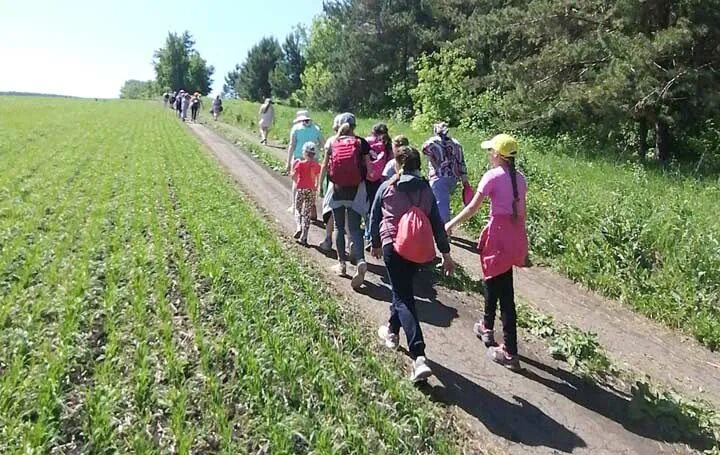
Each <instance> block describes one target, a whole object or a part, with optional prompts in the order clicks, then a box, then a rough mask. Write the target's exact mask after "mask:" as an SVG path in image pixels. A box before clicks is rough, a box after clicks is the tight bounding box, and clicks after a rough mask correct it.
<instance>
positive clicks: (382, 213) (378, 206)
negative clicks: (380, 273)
mask: <svg viewBox="0 0 720 455" xmlns="http://www.w3.org/2000/svg"><path fill="white" fill-rule="evenodd" d="M395 163H396V164H395V168H396V171H397V173H396V174H395V176H393V177H392V178H391V179H390V180H388V181H386V182H384V183H383V184H382V185H381V186H380V189H379V190H378V192H377V195H376V196H375V201H374V203H373V207H372V212H371V224H370V233H371V236H372V250H371V251H372V255H373V256H374V257H376V258H381V257H382V258H383V260H384V261H385V269H386V270H387V275H388V279H389V281H390V285H391V286H392V306H391V307H390V318H389V320H388V323H387V324H386V325H382V326H380V328H378V336H379V337H380V339H382V340H383V342H384V343H385V345H386V346H387V347H388V348H391V349H397V347H398V341H399V333H400V328H401V327H402V329H403V331H404V332H405V337H406V338H407V344H408V351H409V352H410V356H411V357H412V359H413V368H412V374H411V376H410V380H412V381H413V382H419V381H423V380H425V379H427V378H428V377H429V376H431V375H432V370H431V369H430V367H429V366H428V365H427V363H426V359H425V340H424V338H423V334H422V329H421V328H420V322H419V321H418V317H417V312H416V310H415V293H414V290H413V278H414V276H415V274H416V273H417V271H418V267H419V266H420V264H423V263H426V262H429V261H432V260H433V259H435V244H437V247H438V249H439V250H440V253H441V254H442V266H443V269H444V271H445V273H446V274H448V275H449V274H452V273H453V271H454V269H455V264H454V262H453V260H452V258H451V257H450V244H449V243H448V238H447V234H446V232H445V226H444V225H443V221H442V218H441V217H440V210H439V209H438V206H437V201H436V200H435V196H434V195H433V192H432V189H431V188H430V184H429V183H428V181H427V180H425V179H424V178H423V177H422V176H421V175H420V153H419V152H418V151H417V150H415V149H413V148H412V147H407V146H406V147H401V148H400V149H398V150H397V151H396V155H395Z"/></svg>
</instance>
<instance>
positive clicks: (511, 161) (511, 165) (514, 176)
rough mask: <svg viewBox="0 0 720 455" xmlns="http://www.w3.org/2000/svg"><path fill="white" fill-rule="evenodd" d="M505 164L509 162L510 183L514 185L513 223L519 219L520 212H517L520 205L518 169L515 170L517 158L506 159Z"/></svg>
mask: <svg viewBox="0 0 720 455" xmlns="http://www.w3.org/2000/svg"><path fill="white" fill-rule="evenodd" d="M505 162H507V165H508V171H509V173H510V182H511V183H512V190H513V201H512V211H513V213H512V220H513V223H514V222H516V221H517V218H518V210H517V204H518V199H519V195H518V187H517V169H516V168H515V158H513V157H510V158H505Z"/></svg>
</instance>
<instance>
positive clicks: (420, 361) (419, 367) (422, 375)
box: [410, 356, 433, 382]
mask: <svg viewBox="0 0 720 455" xmlns="http://www.w3.org/2000/svg"><path fill="white" fill-rule="evenodd" d="M432 374H433V372H432V370H431V369H430V367H429V366H427V364H426V363H425V357H423V356H420V357H418V358H417V359H415V361H414V362H413V369H412V373H411V374H410V380H411V381H412V382H421V381H424V380H426V379H427V378H429V377H430V376H432Z"/></svg>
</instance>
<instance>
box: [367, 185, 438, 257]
mask: <svg viewBox="0 0 720 455" xmlns="http://www.w3.org/2000/svg"><path fill="white" fill-rule="evenodd" d="M391 182H392V180H388V181H387V182H384V183H383V184H382V185H380V189H378V192H377V194H376V196H375V201H374V202H373V205H372V210H371V212H370V235H371V237H372V246H373V247H374V248H380V247H381V246H384V245H387V244H390V243H393V242H394V241H395V237H396V236H397V226H398V223H399V222H400V218H401V217H402V216H403V215H404V214H405V213H406V212H407V211H408V210H410V207H412V206H413V205H415V206H417V207H419V208H420V209H421V210H422V211H423V212H424V213H425V214H426V215H427V216H428V219H429V220H430V224H431V226H432V230H433V237H435V243H436V244H437V247H438V250H440V252H441V253H449V252H450V243H449V242H448V238H447V233H446V232H445V225H444V224H443V222H442V219H441V218H440V212H439V211H438V207H437V201H436V200H435V196H434V195H433V193H432V190H431V189H430V184H429V183H428V182H427V180H425V179H424V178H422V177H420V176H419V175H412V174H405V175H403V176H401V177H400V180H398V182H397V183H396V184H394V185H393V184H391Z"/></svg>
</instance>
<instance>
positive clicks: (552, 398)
mask: <svg viewBox="0 0 720 455" xmlns="http://www.w3.org/2000/svg"><path fill="white" fill-rule="evenodd" d="M188 126H189V128H190V130H191V131H192V132H193V133H194V134H195V135H196V136H197V137H198V138H199V139H200V140H201V142H202V143H203V144H205V145H206V146H207V148H208V149H209V150H210V151H211V152H212V154H213V155H214V156H215V157H216V159H217V160H218V161H219V162H220V163H221V164H222V165H223V166H224V167H225V168H226V169H227V170H228V172H229V173H230V174H231V175H232V176H233V178H234V179H235V180H236V181H237V182H238V183H239V184H240V186H241V187H242V191H243V193H244V194H246V195H247V196H249V197H250V198H251V199H252V200H254V201H255V203H256V204H257V205H258V206H259V207H260V208H261V209H263V211H264V212H265V213H266V214H267V216H268V217H269V218H270V219H271V220H273V221H274V222H275V224H276V227H277V228H278V230H279V231H280V232H281V233H282V234H284V235H286V236H287V235H289V234H291V233H292V232H293V231H294V228H295V226H294V220H293V217H292V214H290V213H288V212H287V211H286V209H287V207H288V205H289V204H288V203H289V188H290V180H289V179H288V178H287V177H283V176H280V175H278V174H277V173H275V172H273V171H270V170H268V169H267V168H265V167H264V166H262V165H261V164H259V163H258V162H256V161H255V160H254V159H253V158H251V157H250V156H249V155H247V154H245V153H244V152H243V151H242V150H240V149H239V148H238V147H237V146H235V145H233V144H232V143H230V142H229V141H228V140H227V139H225V138H224V137H222V136H220V135H219V134H217V133H215V132H214V131H212V130H210V129H208V128H207V127H205V126H203V125H201V124H189V125H188ZM276 153H278V154H279V155H282V154H283V152H282V151H279V150H276ZM323 236H324V231H323V230H322V229H320V228H318V227H313V228H311V231H310V237H309V241H310V243H311V245H317V244H318V243H319V242H320V241H321V240H322V238H323ZM463 243H464V244H469V243H468V242H463ZM307 254H308V257H309V258H311V259H312V260H313V262H316V263H317V265H318V269H319V270H320V271H321V272H322V273H323V274H324V277H325V279H326V280H327V281H328V282H329V283H331V284H332V285H333V286H334V287H335V288H336V289H337V290H338V293H339V294H340V295H342V296H344V297H345V298H346V299H347V300H348V301H349V302H350V303H351V304H352V306H353V309H355V310H357V311H359V312H360V313H361V314H362V315H363V316H364V317H365V318H366V319H367V320H368V322H369V326H370V327H376V326H377V325H379V324H381V323H384V322H385V321H386V320H387V315H388V314H387V306H388V302H389V300H390V289H389V287H388V285H387V283H386V281H385V278H384V268H383V266H382V264H381V263H380V262H378V261H376V260H374V259H370V258H369V259H368V263H369V273H368V275H367V278H366V284H365V286H363V288H361V289H360V290H359V292H354V291H352V290H351V288H350V284H349V280H348V279H344V278H340V277H337V276H335V275H334V274H332V273H330V271H329V268H330V266H332V265H333V264H334V263H335V261H334V259H333V257H328V256H326V255H324V254H322V253H321V252H320V251H318V250H316V249H313V248H311V249H308V250H307ZM453 255H454V257H455V258H456V259H457V260H458V262H460V263H461V264H463V266H464V267H465V268H466V270H468V271H469V272H473V273H474V274H476V275H479V270H477V269H478V267H476V266H474V264H477V257H476V256H475V253H474V252H472V251H470V249H469V248H467V249H463V248H459V247H457V245H456V247H454V249H453ZM351 270H352V269H351ZM419 278H420V279H419V280H418V283H417V285H418V289H419V292H418V294H419V300H420V302H421V303H420V304H419V305H418V312H419V316H420V319H421V321H422V325H423V331H424V334H425V339H426V342H427V353H428V359H429V360H430V362H431V366H432V368H433V371H434V372H435V378H433V379H432V380H431V381H430V382H429V385H428V387H427V392H428V394H429V395H430V397H431V398H432V399H435V400H438V401H441V402H443V403H446V404H448V405H450V406H452V407H454V408H455V409H456V410H457V413H458V414H459V415H460V417H461V419H462V420H463V421H464V422H465V423H466V424H467V425H468V427H469V428H470V430H471V431H472V433H473V434H474V435H475V438H476V439H478V440H479V441H482V446H484V447H486V449H487V450H488V451H489V452H491V453H517V454H524V453H588V454H589V453H592V454H605V453H608V454H611V453H612V454H657V453H688V452H692V449H691V448H689V447H687V446H686V445H685V444H683V443H682V442H676V443H668V442H665V441H664V437H663V435H662V434H659V431H658V430H657V428H656V427H655V426H653V425H642V426H638V425H635V424H634V423H633V422H632V421H631V420H630V419H629V400H628V397H627V395H626V394H624V393H623V392H620V391H616V390H612V389H610V388H604V387H600V386H596V385H591V384H588V383H586V382H584V381H583V380H582V379H580V378H578V377H576V376H575V375H573V374H572V373H570V372H568V371H567V370H565V369H564V368H563V365H562V364H560V363H558V362H556V361H555V360H553V359H552V358H550V356H549V355H548V354H547V349H546V346H545V345H544V344H543V343H542V342H540V341H537V340H534V339H533V338H532V337H528V336H526V335H525V334H522V333H521V335H520V352H521V355H522V356H523V363H524V370H523V372H522V373H512V372H510V371H507V370H505V369H503V368H501V367H499V366H497V365H494V364H492V362H490V361H489V360H488V359H487V358H486V356H485V355H484V352H485V350H484V348H483V347H482V345H481V343H480V342H479V341H478V340H477V339H476V338H475V336H474V335H473V334H472V325H473V323H474V322H475V321H477V320H478V318H479V316H480V314H481V306H482V301H481V300H480V298H479V296H477V295H472V294H468V293H461V292H456V291H452V290H449V289H446V288H444V287H441V286H432V283H431V280H432V278H431V276H430V275H425V276H421V277H419ZM516 287H517V290H518V293H519V294H520V295H521V296H523V297H524V298H525V299H527V300H529V301H530V302H531V303H532V304H533V305H534V306H536V307H539V308H542V309H543V311H544V312H546V313H549V314H552V315H553V316H555V317H556V318H557V319H558V320H560V321H563V322H568V323H571V324H573V325H576V326H578V327H581V328H585V329H588V330H593V331H595V332H597V333H598V335H599V337H600V340H601V342H602V344H603V345H604V346H605V347H606V348H607V349H608V350H609V351H610V354H612V355H613V358H615V359H624V360H627V361H628V362H629V363H630V366H631V367H633V368H634V369H638V370H640V371H644V372H645V373H648V374H650V375H651V376H652V377H654V378H657V379H662V380H663V381H666V382H668V383H670V384H672V385H673V386H676V387H677V388H679V389H680V390H686V391H692V392H694V393H695V394H697V393H699V392H698V390H697V389H696V387H699V385H700V384H702V385H703V387H704V388H705V390H707V391H708V392H706V393H703V394H702V395H703V396H706V397H707V398H715V399H716V398H717V397H718V396H720V384H719V383H718V382H719V381H720V378H718V376H720V374H718V372H720V370H716V368H718V366H717V363H720V362H718V361H717V358H716V356H714V355H713V354H712V353H709V352H707V351H705V350H704V349H702V348H698V347H697V346H695V345H694V344H692V343H688V342H687V340H685V339H681V337H679V336H677V335H675V334H673V333H672V332H670V331H669V330H666V329H664V328H660V327H658V326H656V325H655V324H653V323H650V322H648V321H646V320H644V319H643V318H640V317H639V316H636V315H634V314H632V313H630V312H629V311H628V310H627V309H625V308H623V307H621V306H619V305H618V304H616V303H615V302H606V301H605V300H602V299H600V298H598V297H597V296H595V295H593V294H591V293H588V292H584V291H582V290H579V289H578V288H577V287H576V286H574V285H573V284H572V283H569V282H568V281H567V280H563V279H561V278H559V277H558V276H557V275H556V274H554V273H552V272H550V271H547V270H543V269H530V270H525V271H522V272H520V273H518V275H517V281H516ZM626 324H630V325H626ZM629 328H630V329H629ZM402 341H403V342H404V337H403V338H402ZM408 365H409V361H408ZM678 365H681V367H678ZM713 365H714V366H713ZM680 371H682V372H683V373H684V374H679V372H680ZM716 402H717V401H716Z"/></svg>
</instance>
